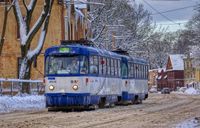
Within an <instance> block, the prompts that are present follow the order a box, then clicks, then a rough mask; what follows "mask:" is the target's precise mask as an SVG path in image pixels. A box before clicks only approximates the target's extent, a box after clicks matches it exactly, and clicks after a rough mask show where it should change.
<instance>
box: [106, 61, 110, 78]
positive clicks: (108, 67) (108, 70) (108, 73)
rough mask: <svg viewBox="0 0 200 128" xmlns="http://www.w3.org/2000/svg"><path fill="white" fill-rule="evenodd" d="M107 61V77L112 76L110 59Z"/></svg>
mask: <svg viewBox="0 0 200 128" xmlns="http://www.w3.org/2000/svg"><path fill="white" fill-rule="evenodd" d="M106 60H107V61H106V62H107V75H110V59H109V58H107V59H106Z"/></svg>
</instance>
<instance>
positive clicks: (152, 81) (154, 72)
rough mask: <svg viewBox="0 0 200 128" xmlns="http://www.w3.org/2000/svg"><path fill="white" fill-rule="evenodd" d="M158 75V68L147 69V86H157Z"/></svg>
mask: <svg viewBox="0 0 200 128" xmlns="http://www.w3.org/2000/svg"><path fill="white" fill-rule="evenodd" d="M157 77H158V69H151V70H149V78H148V85H149V88H151V87H152V86H157V79H156V78H157Z"/></svg>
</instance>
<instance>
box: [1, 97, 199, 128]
mask: <svg viewBox="0 0 200 128" xmlns="http://www.w3.org/2000/svg"><path fill="white" fill-rule="evenodd" d="M199 117H200V95H185V94H177V93H171V94H170V95H168V94H150V96H149V98H148V99H147V100H146V101H144V102H143V104H139V105H129V106H116V107H114V108H106V109H97V110H95V111H83V112H60V111H59V112H47V110H46V109H41V108H40V109H39V110H31V111H27V110H26V111H23V112H22V111H16V112H12V113H7V114H6V113H4V114H1V115H0V127H1V128H4V127H6V128H13V127H16V128H17V127H18V128H19V127H20V128H38V127H43V128H47V127H52V128H65V127H67V128H72V127H73V128H80V127H81V128H86V127H87V128H88V127H91V128H102V127H105V128H117V127H120V128H133V127H137V128H155V127H157V128H160V127H162V128H163V127H166V128H171V127H181V126H180V125H177V124H180V123H182V122H184V121H186V120H189V119H199ZM190 126H191V125H190ZM186 127H187V125H186Z"/></svg>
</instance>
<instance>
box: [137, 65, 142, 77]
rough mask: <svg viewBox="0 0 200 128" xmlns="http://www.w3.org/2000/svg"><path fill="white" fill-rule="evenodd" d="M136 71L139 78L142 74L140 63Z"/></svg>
mask: <svg viewBox="0 0 200 128" xmlns="http://www.w3.org/2000/svg"><path fill="white" fill-rule="evenodd" d="M138 67H139V68H138V73H139V79H141V76H142V70H141V65H139V66H138Z"/></svg>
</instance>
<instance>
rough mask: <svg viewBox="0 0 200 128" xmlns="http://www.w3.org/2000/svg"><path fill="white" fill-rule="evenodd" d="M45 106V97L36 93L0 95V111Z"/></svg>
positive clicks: (25, 109) (7, 111) (41, 107)
mask: <svg viewBox="0 0 200 128" xmlns="http://www.w3.org/2000/svg"><path fill="white" fill-rule="evenodd" d="M44 108H45V97H44V96H38V95H23V96H13V97H11V96H0V113H9V112H14V111H27V110H41V109H44Z"/></svg>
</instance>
